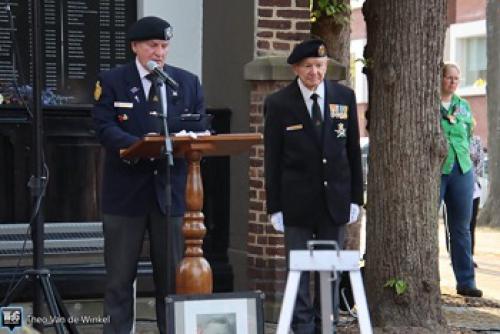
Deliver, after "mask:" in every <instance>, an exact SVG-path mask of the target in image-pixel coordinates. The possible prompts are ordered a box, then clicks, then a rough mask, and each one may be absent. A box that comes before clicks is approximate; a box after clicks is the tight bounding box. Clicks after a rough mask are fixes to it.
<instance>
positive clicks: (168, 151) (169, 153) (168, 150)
mask: <svg viewBox="0 0 500 334" xmlns="http://www.w3.org/2000/svg"><path fill="white" fill-rule="evenodd" d="M163 84H164V82H163V80H162V79H161V77H160V76H156V77H155V80H154V81H153V86H151V89H153V88H154V89H155V92H156V96H157V97H158V101H159V104H160V109H161V116H159V117H160V118H161V119H162V121H163V130H164V135H163V137H164V138H165V144H164V145H165V147H164V153H165V157H166V158H167V165H166V176H165V191H166V194H165V196H166V201H165V202H166V203H165V209H166V213H167V220H168V219H169V217H170V208H171V207H172V182H171V180H170V166H173V165H174V156H173V149H172V139H170V133H169V132H168V122H167V110H166V109H165V106H164V104H163V94H162V93H161V87H162V86H163ZM166 89H167V87H165V90H166Z"/></svg>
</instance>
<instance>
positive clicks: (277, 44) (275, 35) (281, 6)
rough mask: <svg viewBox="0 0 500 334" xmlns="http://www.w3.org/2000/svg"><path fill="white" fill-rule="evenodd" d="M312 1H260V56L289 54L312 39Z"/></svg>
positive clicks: (258, 25) (258, 40) (257, 48)
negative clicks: (309, 38)
mask: <svg viewBox="0 0 500 334" xmlns="http://www.w3.org/2000/svg"><path fill="white" fill-rule="evenodd" d="M309 16H310V11H309V0H258V1H257V18H256V20H257V38H256V49H255V50H256V54H257V56H264V55H276V54H288V53H289V52H290V50H291V49H292V47H293V45H294V44H296V42H297V41H301V40H303V39H306V38H307V37H308V36H309V32H310V29H311V24H310V22H309Z"/></svg>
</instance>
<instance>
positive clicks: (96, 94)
mask: <svg viewBox="0 0 500 334" xmlns="http://www.w3.org/2000/svg"><path fill="white" fill-rule="evenodd" d="M101 94H102V87H101V82H99V81H97V82H96V83H95V89H94V99H95V100H96V101H98V100H99V99H100V98H101Z"/></svg>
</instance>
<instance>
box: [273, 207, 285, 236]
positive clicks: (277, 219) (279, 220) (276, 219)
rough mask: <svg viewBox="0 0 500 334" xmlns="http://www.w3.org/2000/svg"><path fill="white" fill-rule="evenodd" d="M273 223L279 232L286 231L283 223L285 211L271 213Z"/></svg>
mask: <svg viewBox="0 0 500 334" xmlns="http://www.w3.org/2000/svg"><path fill="white" fill-rule="evenodd" d="M271 224H272V225H273V227H274V229H275V230H276V231H277V232H285V225H283V212H281V211H279V212H275V213H273V214H271Z"/></svg>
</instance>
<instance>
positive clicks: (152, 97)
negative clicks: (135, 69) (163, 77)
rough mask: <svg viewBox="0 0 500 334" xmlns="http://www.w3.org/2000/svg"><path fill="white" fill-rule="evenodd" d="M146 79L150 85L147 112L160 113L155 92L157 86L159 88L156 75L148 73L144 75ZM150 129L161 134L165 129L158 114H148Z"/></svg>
mask: <svg viewBox="0 0 500 334" xmlns="http://www.w3.org/2000/svg"><path fill="white" fill-rule="evenodd" d="M146 79H148V80H149V81H151V87H150V88H149V93H148V107H149V108H148V112H150V113H151V112H156V113H157V115H162V109H161V105H160V99H159V97H158V95H157V94H156V92H157V91H158V90H159V89H158V88H161V86H158V81H157V80H156V77H155V76H154V75H153V74H152V73H149V74H148V75H146ZM149 124H150V127H151V128H150V131H151V132H156V133H160V134H163V133H164V132H165V131H164V130H163V121H162V119H161V118H160V117H158V116H152V115H151V114H150V122H149Z"/></svg>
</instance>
